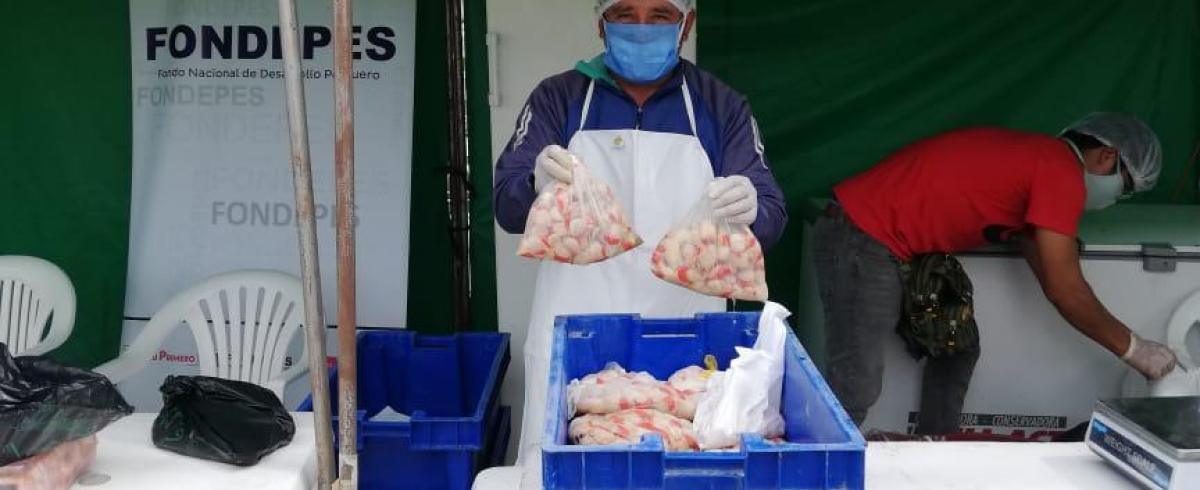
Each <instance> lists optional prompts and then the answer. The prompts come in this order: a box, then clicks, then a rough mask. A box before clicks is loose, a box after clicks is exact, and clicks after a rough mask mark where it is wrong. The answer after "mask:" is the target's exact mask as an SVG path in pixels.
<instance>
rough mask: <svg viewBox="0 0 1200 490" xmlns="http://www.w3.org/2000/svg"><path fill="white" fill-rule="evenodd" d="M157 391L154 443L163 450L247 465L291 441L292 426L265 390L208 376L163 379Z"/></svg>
mask: <svg viewBox="0 0 1200 490" xmlns="http://www.w3.org/2000/svg"><path fill="white" fill-rule="evenodd" d="M159 391H161V392H162V394H163V409H162V412H159V414H158V418H156V419H154V429H153V434H152V438H153V440H154V445H155V446H158V447H159V448H162V449H166V450H168V451H172V452H176V453H179V454H183V455H187V456H193V457H197V458H201V459H208V460H212V461H219V462H222V463H229V464H234V465H238V466H251V465H254V464H255V463H258V461H259V460H261V459H262V458H263V457H264V456H266V455H268V454H271V453H272V452H274V451H275V450H276V449H279V448H281V447H284V446H286V445H288V444H289V443H291V442H292V435H294V434H295V433H296V425H295V423H294V422H293V421H292V416H291V414H289V413H288V411H287V409H285V408H283V403H281V402H280V401H279V397H277V396H275V393H274V392H272V391H271V390H268V389H266V388H263V387H261V386H258V385H256V384H252V383H246V382H243V381H233V380H228V379H221V378H212V377H208V376H167V380H166V382H164V383H163V385H162V387H161V388H159Z"/></svg>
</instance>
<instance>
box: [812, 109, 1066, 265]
mask: <svg viewBox="0 0 1200 490" xmlns="http://www.w3.org/2000/svg"><path fill="white" fill-rule="evenodd" d="M833 192H834V194H835V195H836V196H837V199H838V201H839V202H840V203H841V205H842V207H843V209H845V212H846V214H847V215H848V216H849V217H850V220H851V221H853V222H854V223H855V224H856V225H858V226H859V227H860V228H862V230H863V231H865V232H866V233H867V234H868V235H870V236H872V237H874V238H875V239H876V240H879V241H880V242H881V243H883V244H884V245H886V246H887V247H888V249H889V250H891V252H892V254H893V255H895V256H896V257H897V258H898V259H900V260H904V261H907V260H910V259H911V258H912V257H913V256H914V255H920V254H924V253H932V252H949V253H953V252H959V251H963V250H969V249H972V248H976V247H980V246H982V245H984V244H986V243H988V242H989V241H996V240H1000V239H1004V238H1007V236H1008V235H1010V234H1012V233H1013V232H1017V231H1021V230H1024V229H1026V228H1028V227H1029V226H1030V225H1032V226H1035V227H1040V228H1046V229H1049V230H1053V231H1057V232H1059V233H1062V234H1064V235H1068V236H1072V237H1073V236H1075V233H1076V228H1077V226H1078V225H1079V217H1080V215H1081V214H1083V203H1084V199H1085V197H1086V191H1085V190H1084V186H1083V167H1082V165H1080V163H1079V159H1078V158H1077V157H1076V156H1075V152H1074V151H1072V150H1071V148H1070V147H1069V146H1067V144H1066V143H1065V142H1063V141H1060V140H1058V139H1056V138H1053V137H1051V136H1047V135H1044V134H1035V133H1025V132H1020V131H1012V130H1007V129H996V128H975V129H963V130H957V131H951V132H948V133H944V134H940V135H937V136H933V137H931V138H927V139H925V140H922V141H918V142H916V143H913V144H911V145H909V146H907V147H904V148H901V149H900V150H899V151H897V152H895V153H893V154H892V155H890V156H888V157H887V159H885V160H884V161H883V162H881V163H880V164H878V165H876V166H875V167H874V168H872V169H870V170H868V171H866V172H864V173H862V174H859V175H858V176H855V177H853V178H851V179H850V180H847V181H845V182H842V183H841V184H839V185H837V186H836V187H834V189H833Z"/></svg>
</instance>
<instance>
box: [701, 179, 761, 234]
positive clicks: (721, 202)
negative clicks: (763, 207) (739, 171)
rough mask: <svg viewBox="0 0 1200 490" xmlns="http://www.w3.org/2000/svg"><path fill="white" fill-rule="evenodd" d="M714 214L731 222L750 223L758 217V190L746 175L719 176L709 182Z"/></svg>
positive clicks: (709, 195) (709, 196) (709, 193)
mask: <svg viewBox="0 0 1200 490" xmlns="http://www.w3.org/2000/svg"><path fill="white" fill-rule="evenodd" d="M708 198H709V199H712V207H713V215H714V216H715V217H717V218H725V219H726V220H728V221H729V222H730V223H734V224H738V225H750V224H753V223H754V219H755V218H757V217H758V191H757V190H755V189H754V184H753V183H751V182H750V179H748V178H746V177H745V176H744V175H734V176H730V177H717V179H716V180H714V181H712V182H710V183H709V184H708Z"/></svg>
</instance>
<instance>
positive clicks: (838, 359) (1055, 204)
mask: <svg viewBox="0 0 1200 490" xmlns="http://www.w3.org/2000/svg"><path fill="white" fill-rule="evenodd" d="M1160 155H1161V150H1160V146H1159V142H1158V138H1157V136H1155V134H1154V132H1153V131H1152V130H1151V129H1150V128H1149V127H1148V126H1146V124H1145V123H1143V122H1142V121H1140V120H1138V119H1137V118H1136V117H1133V116H1130V115H1126V114H1119V113H1095V114H1091V115H1089V116H1087V117H1085V118H1083V119H1082V120H1080V121H1078V122H1076V123H1075V124H1073V125H1072V126H1070V127H1068V128H1067V129H1066V130H1065V131H1064V132H1063V133H1062V134H1061V135H1060V136H1059V137H1058V138H1055V137H1052V136H1049V135H1044V134H1037V133H1028V132H1022V131H1013V130H1008V129H999V128H972V129H962V130H955V131H950V132H947V133H943V134H940V135H936V136H933V137H930V138H927V139H925V140H922V141H918V142H916V143H913V144H911V145H909V146H907V147H904V148H902V149H900V150H899V151H896V152H895V153H893V154H892V155H890V156H888V157H887V158H886V159H884V160H883V161H882V162H880V163H879V164H878V165H876V166H875V167H874V168H871V169H870V170H867V171H866V172H864V173H862V174H860V175H857V176H855V177H852V178H851V179H849V180H847V181H844V182H842V183H841V184H838V185H837V186H835V187H834V189H833V192H834V195H835V197H836V199H835V201H834V203H833V204H831V205H830V207H829V208H828V209H827V210H826V213H825V216H823V217H821V218H820V219H819V220H818V221H817V223H816V225H815V229H814V257H815V261H816V269H817V281H818V286H819V289H820V295H821V301H822V304H823V306H824V308H825V322H826V337H827V346H826V347H827V352H828V365H827V377H828V379H829V383H830V386H831V387H832V388H833V391H834V393H836V394H837V396H838V398H839V399H840V400H841V402H842V404H843V406H844V407H845V408H846V410H847V411H848V412H849V413H850V416H851V418H853V419H854V421H855V423H858V424H861V423H862V422H863V420H864V419H865V418H866V415H867V411H868V410H869V409H870V408H871V406H872V405H874V403H875V401H876V400H877V399H878V398H879V393H880V390H881V388H882V380H883V350H882V345H881V344H882V343H881V340H882V339H883V336H884V335H888V334H889V333H890V332H892V331H893V330H894V329H895V327H896V323H897V321H898V320H899V318H900V314H901V299H902V291H903V289H902V283H901V279H900V276H899V265H900V264H901V263H904V262H908V261H910V260H912V259H913V257H915V256H918V255H922V254H929V253H955V252H960V251H965V250H970V249H973V248H977V247H980V246H983V245H985V244H987V243H989V242H1001V241H1009V240H1015V241H1017V242H1018V243H1019V244H1020V245H1021V249H1022V251H1023V252H1024V254H1025V257H1026V260H1027V261H1028V263H1029V265H1030V267H1031V268H1032V269H1033V272H1034V274H1035V275H1036V276H1037V279H1038V281H1039V282H1040V283H1041V286H1042V290H1043V292H1044V293H1045V295H1046V298H1047V299H1049V300H1050V302H1051V303H1053V304H1054V306H1055V307H1056V308H1057V309H1058V311H1059V312H1060V313H1061V314H1062V316H1063V317H1064V318H1065V319H1066V320H1067V321H1068V322H1069V323H1070V324H1071V325H1072V326H1074V327H1075V328H1076V329H1078V330H1079V331H1080V332H1082V333H1083V334H1084V335H1087V336H1088V337H1089V338H1091V339H1092V340H1093V341H1095V342H1096V343H1098V344H1100V345H1101V346H1103V347H1104V348H1106V349H1108V350H1109V351H1111V352H1112V353H1113V354H1115V355H1117V356H1120V357H1121V359H1123V360H1125V361H1126V362H1127V363H1129V364H1130V365H1131V366H1133V367H1134V368H1135V369H1137V370H1138V371H1139V372H1141V373H1142V374H1143V375H1145V376H1146V377H1147V378H1149V379H1159V378H1161V377H1163V376H1165V375H1166V374H1168V373H1169V372H1170V371H1171V370H1172V369H1174V367H1175V356H1174V354H1173V353H1172V352H1171V350H1170V349H1168V348H1167V347H1165V346H1163V345H1162V344H1159V343H1157V342H1152V341H1148V340H1143V339H1141V338H1139V337H1138V336H1137V335H1136V334H1134V333H1133V332H1132V331H1130V330H1129V328H1127V327H1126V326H1125V325H1124V324H1122V323H1121V322H1120V321H1119V320H1117V319H1116V318H1115V317H1113V315H1112V314H1111V313H1109V312H1108V310H1107V309H1105V307H1104V305H1103V304H1101V303H1100V301H1099V299H1097V298H1096V296H1095V294H1093V292H1092V290H1091V287H1089V286H1088V284H1087V281H1086V280H1085V279H1084V277H1083V273H1082V271H1081V269H1080V265H1079V251H1078V248H1077V241H1076V231H1077V227H1078V223H1079V218H1080V216H1081V215H1082V214H1083V211H1084V210H1085V209H1100V208H1103V207H1106V206H1108V205H1111V204H1113V203H1114V202H1116V201H1117V200H1118V199H1120V198H1122V197H1125V196H1128V195H1130V194H1132V193H1134V192H1141V191H1146V190H1149V189H1151V188H1153V187H1154V184H1155V183H1156V181H1157V179H1158V173H1159V171H1160V169H1161V167H1162V163H1161V160H1162V159H1161V156H1160ZM978 358H979V350H978V348H975V349H972V350H968V351H965V352H962V353H960V354H958V355H954V356H950V357H944V358H938V359H929V360H928V361H927V363H926V365H925V368H924V373H923V375H922V376H923V379H922V394H921V408H920V415H919V416H918V420H917V428H916V431H917V433H919V434H946V433H953V432H957V431H958V428H959V426H958V423H959V417H960V415H961V412H962V403H963V399H964V398H965V397H966V393H967V387H968V385H969V384H970V380H971V375H972V373H973V372H974V368H975V362H976V360H978Z"/></svg>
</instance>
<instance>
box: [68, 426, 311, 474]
mask: <svg viewBox="0 0 1200 490" xmlns="http://www.w3.org/2000/svg"><path fill="white" fill-rule="evenodd" d="M156 416H158V414H156V413H135V414H133V415H130V416H128V417H125V418H123V419H121V420H118V421H116V422H114V423H113V424H112V425H109V426H108V427H105V428H104V430H102V431H100V432H99V433H97V434H96V438H97V440H98V442H99V444H98V445H97V446H96V460H95V462H94V463H92V467H91V469H90V470H89V471H88V473H87V474H85V475H84V477H83V478H81V479H80V482H79V483H76V484H75V486H74V489H75V490H90V489H97V490H116V489H121V490H141V489H145V490H192V489H196V490H199V489H226V488H246V489H250V488H253V489H264V490H276V489H278V490H307V489H309V488H312V486H313V484H314V482H315V481H316V468H317V461H316V458H317V452H316V440H315V439H314V434H313V420H312V414H311V413H293V414H292V419H293V420H295V422H296V434H295V436H293V437H292V442H291V444H288V445H287V446H285V447H283V448H281V449H279V450H277V451H275V452H273V453H271V454H269V455H267V457H265V458H263V459H262V461H259V462H258V464H256V465H254V466H249V467H244V468H243V467H238V466H233V465H228V464H224V463H217V462H213V461H206V460H202V459H197V458H191V457H188V456H183V455H179V454H175V453H172V452H169V451H164V450H162V449H158V448H156V447H154V443H153V442H151V440H150V427H151V425H153V423H154V418H155V417H156ZM106 477H107V481H105V482H103V483H92V482H93V481H102V480H105V479H106Z"/></svg>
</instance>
